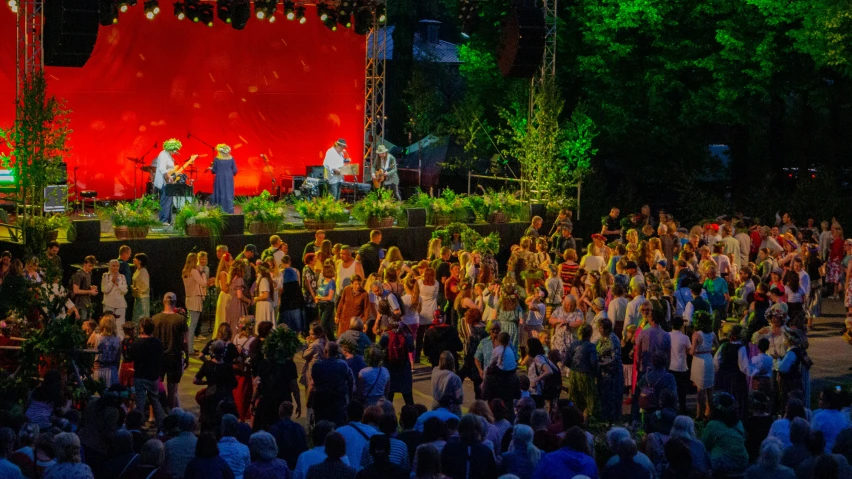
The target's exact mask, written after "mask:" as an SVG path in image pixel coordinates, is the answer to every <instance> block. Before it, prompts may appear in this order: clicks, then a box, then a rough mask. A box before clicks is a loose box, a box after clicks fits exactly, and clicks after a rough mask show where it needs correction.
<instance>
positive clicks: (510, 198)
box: [479, 190, 523, 223]
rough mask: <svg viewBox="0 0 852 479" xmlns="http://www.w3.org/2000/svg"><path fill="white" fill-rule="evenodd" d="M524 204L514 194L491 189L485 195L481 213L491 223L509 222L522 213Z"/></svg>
mask: <svg viewBox="0 0 852 479" xmlns="http://www.w3.org/2000/svg"><path fill="white" fill-rule="evenodd" d="M522 209H523V204H522V203H521V201H520V200H519V199H518V198H516V197H515V195H514V194H512V193H508V192H505V191H500V192H495V191H493V190H489V191H487V192H486V193H485V195H483V197H482V203H481V206H480V210H479V214H480V215H481V217H482V219H484V220H485V221H487V222H489V223H508V222H509V221H511V220H513V219H517V218H518V217H519V216H520V215H521V210H522Z"/></svg>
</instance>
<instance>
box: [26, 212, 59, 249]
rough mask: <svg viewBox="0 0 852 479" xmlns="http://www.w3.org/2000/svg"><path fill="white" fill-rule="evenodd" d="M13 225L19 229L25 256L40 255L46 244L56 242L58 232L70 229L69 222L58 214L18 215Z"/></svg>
mask: <svg viewBox="0 0 852 479" xmlns="http://www.w3.org/2000/svg"><path fill="white" fill-rule="evenodd" d="M15 224H16V225H17V226H18V227H19V228H21V232H22V233H23V237H24V240H25V241H24V246H25V249H26V250H27V254H40V253H41V252H42V251H44V248H45V247H46V246H47V243H48V242H50V241H56V238H58V237H59V230H61V229H64V230H68V228H71V220H70V219H69V218H68V217H67V216H65V215H60V214H52V215H44V216H41V215H28V216H23V215H19V216H18V218H17V220H16V221H15Z"/></svg>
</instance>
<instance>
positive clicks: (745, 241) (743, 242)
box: [734, 222, 751, 266]
mask: <svg viewBox="0 0 852 479" xmlns="http://www.w3.org/2000/svg"><path fill="white" fill-rule="evenodd" d="M736 227H737V234H736V235H734V238H735V239H736V240H737V242H738V243H739V244H740V266H745V265H747V264H748V258H749V254H751V236H749V235H748V230H747V229H746V227H745V225H744V224H743V223H742V222H737V224H736Z"/></svg>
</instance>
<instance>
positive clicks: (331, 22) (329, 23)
mask: <svg viewBox="0 0 852 479" xmlns="http://www.w3.org/2000/svg"><path fill="white" fill-rule="evenodd" d="M322 23H323V24H325V27H326V28H328V29H329V30H331V31H332V32H336V31H337V13H336V12H334V11H332V10H329V11H328V12H327V13H326V15H325V20H323V22H322Z"/></svg>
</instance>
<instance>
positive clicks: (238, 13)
mask: <svg viewBox="0 0 852 479" xmlns="http://www.w3.org/2000/svg"><path fill="white" fill-rule="evenodd" d="M250 16H251V4H250V3H249V0H236V1H235V2H234V9H233V15H232V18H233V21H232V22H231V26H232V27H233V28H234V30H242V29H243V28H245V27H246V23H248V19H249V17H250Z"/></svg>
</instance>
